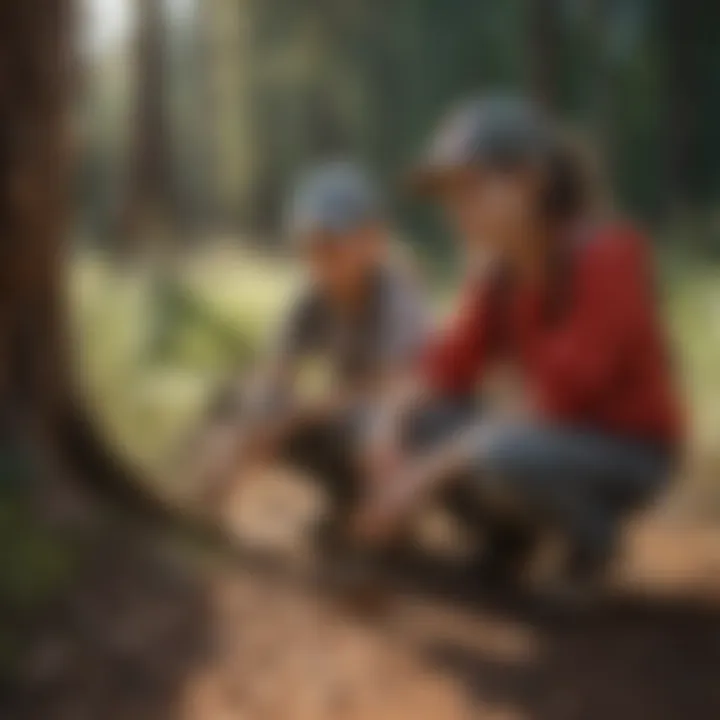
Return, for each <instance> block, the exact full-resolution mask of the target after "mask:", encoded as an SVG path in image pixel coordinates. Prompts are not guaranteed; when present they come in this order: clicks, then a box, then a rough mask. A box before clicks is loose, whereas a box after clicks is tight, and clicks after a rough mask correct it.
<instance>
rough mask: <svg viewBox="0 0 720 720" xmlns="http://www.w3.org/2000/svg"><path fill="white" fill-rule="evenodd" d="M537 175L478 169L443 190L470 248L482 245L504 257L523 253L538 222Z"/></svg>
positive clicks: (451, 216) (446, 205)
mask: <svg viewBox="0 0 720 720" xmlns="http://www.w3.org/2000/svg"><path fill="white" fill-rule="evenodd" d="M537 197H538V188H537V182H536V177H535V174H534V173H532V172H530V171H525V170H514V171H508V172H501V171H483V170H474V171H472V172H470V173H467V174H465V175H463V176H462V177H459V178H457V179H456V180H455V181H453V182H452V183H451V184H450V185H448V187H447V188H446V189H445V192H444V193H443V196H442V200H443V207H444V209H445V212H446V215H447V216H448V218H449V220H450V222H451V224H452V225H453V227H454V228H455V230H456V232H457V233H458V235H459V237H460V239H461V240H462V242H463V243H464V245H465V246H466V247H467V249H468V250H469V251H471V252H472V251H475V250H477V249H479V248H482V249H484V250H489V251H491V252H495V253H497V254H500V255H503V256H510V257H514V256H517V255H518V254H522V253H523V252H525V251H526V250H527V249H528V248H527V247H526V245H527V242H528V238H529V237H530V236H531V232H529V230H530V231H531V230H532V224H533V223H534V222H536V207H537Z"/></svg>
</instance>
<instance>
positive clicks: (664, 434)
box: [358, 98, 682, 576]
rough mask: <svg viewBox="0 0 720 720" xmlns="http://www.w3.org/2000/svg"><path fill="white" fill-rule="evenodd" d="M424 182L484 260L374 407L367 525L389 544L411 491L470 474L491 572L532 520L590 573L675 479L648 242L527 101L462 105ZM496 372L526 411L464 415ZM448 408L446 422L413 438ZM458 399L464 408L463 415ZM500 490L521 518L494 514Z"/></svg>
mask: <svg viewBox="0 0 720 720" xmlns="http://www.w3.org/2000/svg"><path fill="white" fill-rule="evenodd" d="M414 182H415V184H416V186H417V187H418V189H419V190H421V191H423V192H425V193H430V194H432V195H433V196H434V197H435V198H437V199H438V200H439V201H440V202H441V205H442V207H443V209H444V211H445V214H446V216H447V217H448V219H449V220H450V222H451V223H452V225H453V226H454V228H455V230H456V231H457V235H459V237H460V238H461V239H462V242H463V246H464V250H465V251H466V253H467V255H468V257H469V258H470V259H471V260H473V262H471V263H469V264H470V265H473V264H474V259H475V258H476V257H477V256H478V255H482V256H484V258H483V263H482V270H481V271H480V272H477V271H476V272H474V273H471V277H470V279H469V282H468V288H467V291H466V295H465V301H464V303H463V304H462V308H461V310H460V312H459V314H458V315H457V317H456V319H455V321H454V322H453V323H452V324H451V325H450V327H449V329H447V330H446V331H445V332H444V333H442V334H441V335H440V337H439V338H438V340H437V341H436V342H435V343H434V344H433V346H432V347H431V348H430V350H429V352H428V356H427V361H426V363H425V365H424V367H423V368H422V370H421V372H420V373H419V377H418V378H417V379H416V381H415V382H414V383H413V384H414V387H413V388H412V390H411V391H409V392H407V393H405V396H404V397H403V398H401V399H396V400H395V401H393V402H390V403H388V405H387V407H386V408H384V410H383V411H381V413H380V418H381V419H380V420H378V422H377V423H376V425H375V430H374V432H373V437H372V438H371V442H370V447H369V452H370V457H371V463H370V466H371V472H372V474H373V475H374V482H373V487H375V488H377V491H376V492H375V494H374V495H373V496H372V497H371V499H370V501H369V502H368V505H367V507H366V510H365V512H364V513H363V514H362V515H361V517H360V519H359V521H358V523H359V524H358V527H359V532H361V534H364V535H365V537H366V538H370V539H375V540H380V539H382V538H384V537H385V536H386V535H387V534H388V533H389V532H391V531H392V530H393V529H394V528H395V527H396V526H397V524H398V522H399V521H400V520H401V519H402V517H403V516H404V515H406V514H407V512H408V510H409V508H411V507H412V506H413V504H414V503H413V501H414V499H415V497H416V496H419V495H421V494H423V493H427V492H429V491H430V490H432V489H436V488H437V489H439V488H442V489H443V492H445V491H446V490H447V487H448V486H449V485H450V484H457V483H463V484H464V485H465V486H466V487H467V486H468V484H470V485H472V487H473V489H474V491H475V500H476V502H477V504H478V507H479V508H482V516H483V518H484V521H485V523H486V529H487V530H488V532H489V533H490V538H489V539H490V542H489V548H490V550H491V551H492V552H491V553H490V556H491V560H492V562H490V566H492V567H496V566H497V562H496V560H497V559H498V557H499V558H501V559H502V560H503V562H505V561H508V562H505V564H513V563H515V561H517V560H519V559H520V558H522V559H524V555H525V554H526V551H527V550H528V548H529V538H530V536H531V533H530V532H529V528H532V529H533V531H534V530H535V529H537V528H541V529H542V528H545V527H553V528H556V529H558V530H560V531H561V532H562V533H563V534H564V535H565V537H566V538H567V539H568V540H569V541H570V545H571V547H572V549H573V552H572V553H571V560H570V569H571V570H572V571H573V573H575V574H577V575H578V576H579V575H581V574H585V575H590V574H592V575H594V574H595V572H596V571H597V570H598V569H599V568H600V567H603V566H604V565H605V562H606V560H607V559H608V558H609V557H610V556H611V555H612V551H613V548H614V546H615V540H616V535H617V528H618V523H619V520H620V519H621V517H622V516H623V515H624V514H626V513H627V512H628V511H629V510H631V509H632V508H635V507H637V506H639V505H640V504H643V503H645V502H647V501H648V499H649V498H651V497H653V496H654V495H655V494H656V493H657V492H658V491H659V490H660V488H661V487H662V486H663V485H664V483H665V481H666V479H667V477H668V476H669V474H670V471H671V469H672V466H673V462H674V459H675V457H676V454H677V449H678V446H679V443H680V440H681V435H682V421H681V412H680V410H679V402H678V399H677V396H676V392H675V387H674V381H673V378H672V373H671V368H670V363H669V362H668V357H667V352H666V348H665V342H664V338H663V332H662V328H661V326H660V322H659V319H658V315H657V310H656V307H655V298H654V291H653V281H652V270H651V261H650V257H649V255H650V253H649V248H648V243H647V241H646V240H645V238H644V237H643V236H642V235H641V234H640V233H639V232H638V231H636V230H635V229H633V228H632V227H630V226H628V225H626V224H621V223H616V222H609V221H607V220H604V219H602V218H600V217H599V216H597V215H596V214H595V213H594V212H593V210H594V209H593V208H592V206H591V203H590V197H589V193H588V192H587V184H586V183H585V181H584V176H583V174H582V168H581V165H580V163H578V161H577V159H576V155H575V153H573V152H572V151H571V150H570V149H569V147H568V146H567V144H566V142H565V141H564V139H563V138H562V136H561V135H560V133H559V131H558V129H557V127H555V125H554V124H553V123H552V122H551V121H550V120H549V119H548V118H547V117H545V116H544V115H543V114H542V113H540V111H539V110H538V109H537V108H535V107H533V106H532V105H530V104H529V103H526V102H524V101H522V100H519V99H506V98H490V99H484V100H479V101H473V102H471V103H468V104H466V105H464V106H462V107H461V108H460V109H459V110H458V111H457V112H456V113H453V114H452V115H451V116H450V118H449V119H448V121H447V122H446V123H445V124H444V125H443V126H442V127H441V130H440V133H439V135H438V137H437V138H436V141H435V142H434V144H433V145H432V147H431V150H430V153H429V156H428V158H427V159H426V161H425V163H424V165H423V166H422V167H421V169H420V170H419V171H418V172H417V173H416V174H415V176H414ZM498 367H512V368H513V372H514V373H515V375H516V376H517V379H518V382H517V383H516V384H518V383H519V384H521V385H522V388H523V392H522V397H523V405H524V407H523V410H522V412H520V413H515V414H514V415H513V417H511V418H508V417H502V418H500V417H495V416H493V414H492V412H491V411H490V410H488V411H486V412H479V411H477V410H476V411H473V412H468V411H467V407H468V404H469V402H470V401H471V399H472V398H473V397H474V395H475V388H476V386H478V385H479V384H481V383H482V382H483V381H484V380H486V379H487V378H488V377H489V376H490V375H492V373H493V371H494V370H496V369H497V368H498ZM440 405H442V406H443V407H444V410H443V417H444V418H445V420H444V421H442V422H435V424H434V425H435V426H434V431H433V432H430V433H429V434H428V432H427V431H425V433H424V438H423V439H422V440H420V441H418V439H417V438H413V435H414V434H416V433H414V432H413V431H412V430H410V429H411V428H412V427H413V426H415V425H418V417H424V418H425V419H424V420H423V421H422V422H420V423H419V424H421V425H422V424H424V425H425V426H426V427H427V426H428V425H430V426H432V425H433V422H432V420H428V418H429V417H430V418H431V417H432V416H433V415H435V416H437V414H438V407H439V406H440ZM448 405H450V406H455V407H458V406H462V407H463V411H462V412H458V413H456V414H455V416H454V417H455V419H454V421H452V422H449V421H448V420H447V418H448V412H447V407H448ZM410 408H412V412H409V410H410ZM420 446H422V447H423V452H422V453H420V452H419V448H420ZM427 448H429V451H428V449H427ZM461 477H462V478H464V479H463V480H461V479H460V478H461ZM498 496H502V497H503V498H504V501H505V503H504V504H507V500H509V501H510V504H511V505H512V506H513V507H514V508H515V512H514V513H511V514H510V515H511V516H512V517H513V518H514V520H513V521H512V522H508V521H507V513H505V512H503V513H499V512H495V511H494V510H493V507H494V506H495V505H496V498H497V497H498ZM517 508H520V512H517ZM519 517H522V518H523V519H522V522H518V521H517V519H518V518H519ZM528 520H529V521H530V522H528ZM495 551H497V552H495ZM493 554H495V555H497V556H498V557H492V555H493ZM503 556H504V557H503ZM509 561H512V562H509Z"/></svg>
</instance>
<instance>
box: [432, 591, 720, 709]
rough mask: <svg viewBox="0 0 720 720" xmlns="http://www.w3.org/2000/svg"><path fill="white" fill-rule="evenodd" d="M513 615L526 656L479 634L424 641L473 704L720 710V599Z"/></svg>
mask: <svg viewBox="0 0 720 720" xmlns="http://www.w3.org/2000/svg"><path fill="white" fill-rule="evenodd" d="M512 620H513V622H516V623H520V624H521V625H522V626H523V628H524V630H525V631H529V632H531V633H532V636H533V638H534V642H533V651H532V652H528V653H527V654H526V657H524V658H523V657H519V658H518V657H515V658H510V659H508V658H502V657H500V658H499V657H496V656H495V657H494V656H493V654H492V653H490V652H486V651H483V650H482V648H481V647H480V648H478V645H477V638H474V640H475V641H476V642H475V644H473V645H472V646H470V647H469V646H468V645H466V644H464V643H462V642H458V641H453V642H436V643H430V644H429V646H428V647H426V648H425V650H426V653H427V656H428V657H429V658H430V659H431V661H432V662H433V663H434V664H435V665H436V666H437V667H440V668H442V669H443V670H444V671H445V672H448V673H449V674H451V675H452V676H454V677H456V678H458V679H460V680H461V681H462V683H463V686H464V687H465V689H466V690H467V691H469V692H470V693H471V695H472V696H473V698H474V700H475V702H476V703H477V704H478V706H481V707H496V708H505V709H507V711H508V713H509V716H510V717H513V718H515V717H518V718H528V719H532V720H608V719H609V718H612V719H614V720H626V719H627V720H630V719H634V718H642V719H643V720H676V719H677V718H681V717H687V718H693V719H694V720H705V719H707V720H712V719H714V718H718V717H720V683H718V670H719V669H720V607H717V606H715V607H712V606H710V605H709V604H705V603H702V602H700V601H697V602H695V601H691V600H683V599H661V598H649V597H647V598H636V599H631V598H627V599H622V600H621V599H617V600H610V601H608V602H607V604H605V605H604V606H603V607H601V608H597V609H595V610H593V611H592V612H590V613H587V614H584V615H582V616H581V615H577V616H566V617H565V618H561V617H549V616H543V614H541V613H538V612H534V611H530V610H528V611H525V612H522V611H520V612H518V613H517V614H515V615H514V617H513V618H512ZM470 636H471V634H470V633H469V634H468V638H469V637H470Z"/></svg>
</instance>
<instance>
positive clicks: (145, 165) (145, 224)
mask: <svg viewBox="0 0 720 720" xmlns="http://www.w3.org/2000/svg"><path fill="white" fill-rule="evenodd" d="M135 6H136V9H137V13H136V16H137V31H136V32H137V35H136V48H135V106H134V124H133V128H132V130H133V136H132V140H131V142H132V150H131V152H132V155H131V160H130V162H131V165H130V175H129V178H128V189H127V193H128V196H127V207H126V221H127V231H128V233H129V235H130V238H132V239H136V240H138V239H141V238H142V236H143V235H144V234H145V233H148V234H154V233H157V232H159V231H160V230H161V229H163V228H164V227H165V226H166V224H167V223H168V221H169V220H170V218H171V213H172V202H173V192H172V169H171V152H170V132H169V123H168V118H167V102H166V88H167V75H166V71H165V59H166V53H165V22H164V13H163V2H162V0H137V2H136V4H135Z"/></svg>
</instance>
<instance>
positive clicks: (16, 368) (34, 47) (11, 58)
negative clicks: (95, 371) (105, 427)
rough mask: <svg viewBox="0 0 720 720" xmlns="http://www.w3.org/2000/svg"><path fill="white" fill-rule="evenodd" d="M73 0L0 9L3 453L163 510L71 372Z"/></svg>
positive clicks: (52, 475)
mask: <svg viewBox="0 0 720 720" xmlns="http://www.w3.org/2000/svg"><path fill="white" fill-rule="evenodd" d="M72 38H73V32H72V2H71V0H23V1H22V2H5V3H0V117H1V118H2V122H1V123H0V446H1V447H0V451H1V452H8V451H9V452H20V453H22V454H23V456H25V457H26V458H27V459H28V460H29V461H30V464H31V467H32V477H33V478H36V477H37V478H40V479H41V480H42V481H43V482H41V488H40V489H41V490H42V487H47V485H46V483H45V481H48V480H49V481H50V482H51V483H52V482H54V481H55V480H56V479H58V478H60V477H63V478H69V477H72V478H77V479H78V480H82V481H83V487H84V488H85V489H86V490H89V491H90V492H91V493H92V494H93V495H96V496H103V497H108V496H111V497H112V498H113V499H114V500H120V501H122V502H123V503H124V504H129V505H132V506H133V507H135V508H137V509H143V510H147V511H151V512H163V510H162V504H161V503H159V502H158V501H157V500H156V499H155V498H154V497H153V496H152V494H151V493H149V492H148V491H147V490H145V489H143V488H144V486H143V485H142V484H141V483H140V482H139V481H138V479H137V478H136V477H134V475H133V474H132V473H131V472H130V471H128V470H127V469H126V468H125V467H124V466H123V463H122V462H121V460H120V459H119V458H117V457H116V456H115V454H114V453H113V452H112V450H111V449H109V448H108V447H107V446H106V445H105V444H104V442H103V441H102V440H101V439H100V437H99V432H98V430H97V425H96V424H95V423H94V422H93V421H92V419H91V418H90V417H89V415H88V412H87V410H86V407H85V405H84V403H83V402H82V400H81V398H80V392H79V390H78V386H77V385H76V383H75V378H74V377H73V373H72V369H71V358H70V352H69V347H68V336H67V333H66V320H67V315H66V308H65V297H64V280H63V278H64V271H65V260H66V258H65V255H66V251H67V248H68V245H69V243H68V238H67V235H68V223H67V220H68V215H69V213H68V207H69V200H70V192H69V187H70V186H71V184H72V183H71V172H70V163H69V159H70V158H69V155H70V152H69V151H70V139H69V127H68V110H69V103H68V100H69V95H70V89H71V87H72V85H71V76H72V65H73V52H72Z"/></svg>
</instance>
